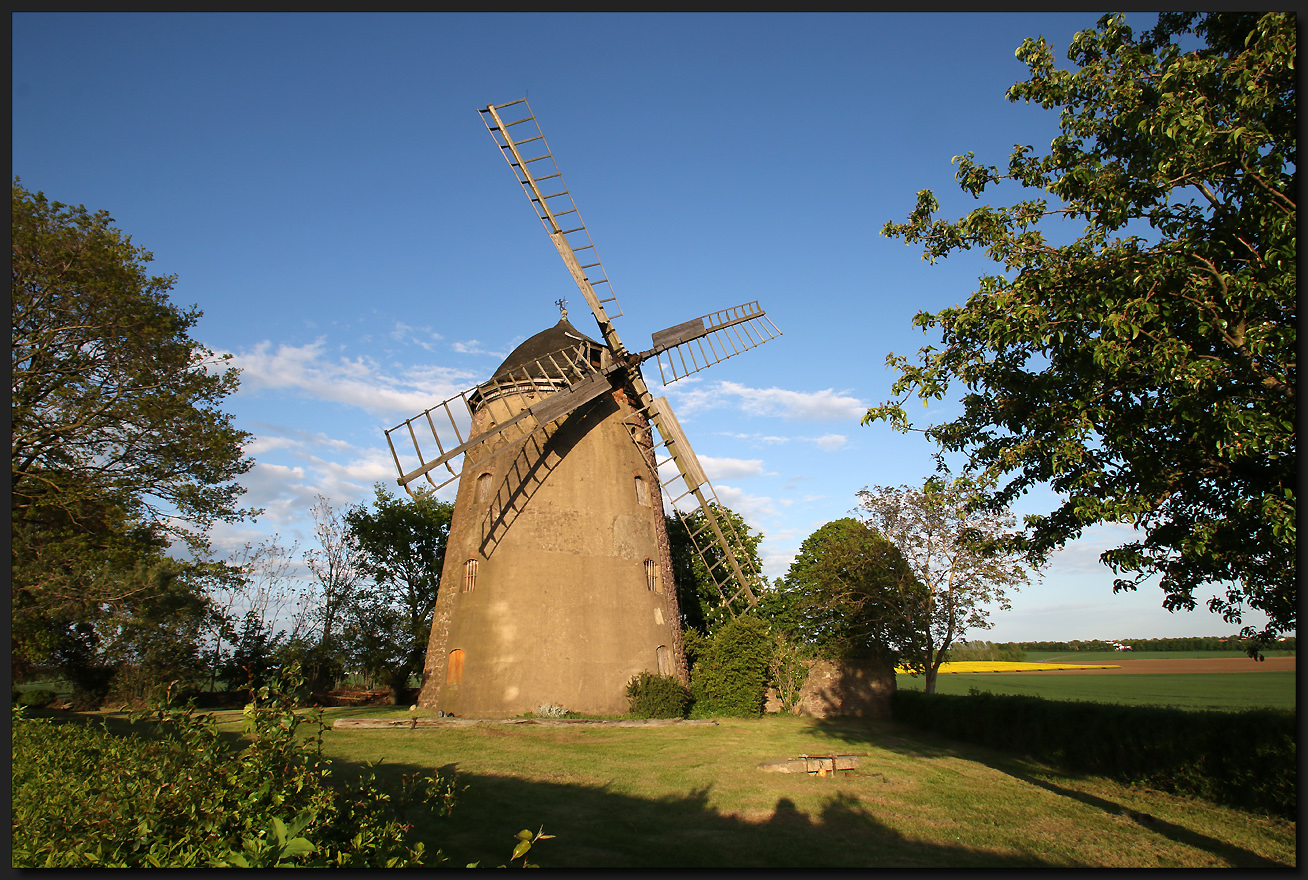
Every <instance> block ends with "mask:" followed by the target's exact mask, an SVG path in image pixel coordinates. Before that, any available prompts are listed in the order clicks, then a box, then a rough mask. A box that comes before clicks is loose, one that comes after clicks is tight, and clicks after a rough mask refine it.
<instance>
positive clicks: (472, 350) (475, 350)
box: [450, 339, 509, 359]
mask: <svg viewBox="0 0 1308 880" xmlns="http://www.w3.org/2000/svg"><path fill="white" fill-rule="evenodd" d="M450 348H452V349H454V350H455V351H456V352H458V353H459V354H485V355H491V356H493V357H497V358H501V359H503V358H506V357H508V356H509V353H508V352H507V351H487V350H486V349H484V348H482V347H481V342H480V340H477V339H469V340H468V341H467V342H451V343H450Z"/></svg>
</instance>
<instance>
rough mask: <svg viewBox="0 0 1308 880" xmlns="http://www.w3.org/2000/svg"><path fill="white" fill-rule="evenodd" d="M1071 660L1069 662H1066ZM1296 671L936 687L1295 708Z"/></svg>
mask: <svg viewBox="0 0 1308 880" xmlns="http://www.w3.org/2000/svg"><path fill="white" fill-rule="evenodd" d="M1064 662H1066V661H1064ZM1295 676H1296V673H1294V672H1188V673H1160V674H1157V675H1151V674H1130V675H1084V674H1078V673H1074V672H1066V673H1054V674H1037V673H1030V672H1027V673H1015V674H1008V673H1002V672H981V673H954V674H950V675H941V676H940V677H939V678H937V679H936V691H937V692H938V693H942V694H966V693H968V692H969V691H970V690H971V689H972V688H975V689H977V690H979V691H989V692H990V693H992V694H1016V695H1021V696H1030V697H1043V698H1044V699H1047V700H1087V701H1090V702H1094V703H1121V704H1123V705H1129V706H1174V707H1177V708H1181V709H1262V708H1275V709H1291V710H1292V709H1294V708H1295ZM895 679H896V686H897V687H900V688H903V689H905V690H919V691H920V690H922V687H923V684H924V682H925V679H924V678H923V677H922V676H920V675H919V676H911V675H905V674H900V675H897V676H896V677H895Z"/></svg>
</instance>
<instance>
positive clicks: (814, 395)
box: [669, 382, 867, 422]
mask: <svg viewBox="0 0 1308 880" xmlns="http://www.w3.org/2000/svg"><path fill="white" fill-rule="evenodd" d="M669 393H670V394H675V395H676V396H677V406H678V407H679V408H680V409H681V410H682V411H683V412H685V413H686V414H687V415H689V414H693V413H695V412H697V411H699V410H707V409H716V408H718V407H723V406H734V407H737V408H739V409H740V410H742V411H743V412H746V413H749V414H750V415H758V416H780V417H781V418H785V419H803V420H807V421H818V422H830V421H852V420H857V419H860V418H862V417H863V414H864V413H865V412H866V411H867V404H865V403H863V402H862V401H861V400H859V399H858V398H856V397H849V396H847V395H844V394H839V393H837V392H836V391H835V390H834V389H831V388H827V389H825V390H823V391H809V392H805V391H790V390H788V389H785V388H775V387H774V388H750V387H749V386H747V385H742V384H740V383H739V382H717V383H714V384H712V385H704V386H694V385H692V386H691V387H689V388H680V387H679V388H676V389H671V390H670V391H669Z"/></svg>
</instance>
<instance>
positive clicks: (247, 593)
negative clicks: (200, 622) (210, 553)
mask: <svg viewBox="0 0 1308 880" xmlns="http://www.w3.org/2000/svg"><path fill="white" fill-rule="evenodd" d="M297 549H298V542H294V541H292V542H291V545H290V547H289V548H287V547H283V546H282V544H281V537H280V536H279V535H277V534H273V535H272V536H271V537H268V538H265V539H264V540H262V541H260V542H258V543H257V544H256V543H246V544H244V545H243V546H241V547H239V548H238V549H237V550H235V551H233V552H232V553H231V554H230V555H229V557H228V558H227V559H226V560H225V561H224V562H222V563H217V564H215V565H214V566H213V567H212V576H211V577H210V578H209V579H208V590H207V592H208V596H209V601H210V602H211V603H212V605H213V611H214V613H213V615H212V616H211V623H210V625H209V627H208V628H207V629H206V631H205V633H204V641H205V651H206V654H207V657H208V664H209V671H210V682H211V687H212V683H213V681H214V679H216V678H217V677H218V675H219V674H220V673H221V674H222V676H223V678H225V679H226V680H227V682H228V683H229V684H232V685H236V686H245V685H247V684H250V683H251V676H253V678H254V679H255V680H256V681H257V682H258V683H259V684H260V685H262V684H267V683H269V681H271V680H275V677H276V676H275V673H276V669H275V665H274V663H273V661H272V657H273V655H275V653H276V651H277V649H278V648H279V647H280V642H281V641H282V639H283V638H284V634H283V633H282V632H279V626H278V625H279V624H281V625H283V626H284V625H285V624H286V623H288V622H289V621H288V620H284V619H283V616H282V615H283V613H284V612H285V611H286V610H287V608H288V606H290V605H291V604H292V603H294V602H296V601H301V602H302V601H303V590H304V588H303V586H302V585H301V584H300V582H299V581H298V580H296V579H295V578H294V563H293V562H292V560H293V559H294V558H295V556H296V551H297ZM247 667H252V668H247Z"/></svg>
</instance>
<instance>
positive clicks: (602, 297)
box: [386, 99, 780, 717]
mask: <svg viewBox="0 0 1308 880" xmlns="http://www.w3.org/2000/svg"><path fill="white" fill-rule="evenodd" d="M510 108H517V109H515V110H513V111H512V113H511V115H517V116H520V118H517V119H514V120H512V121H507V122H506V121H505V118H504V116H503V115H502V111H506V110H509V109H510ZM523 111H525V113H526V115H525V116H521V115H520V114H521V113H522V112H523ZM479 112H480V113H481V115H482V119H483V121H484V122H485V124H486V128H487V130H488V131H489V132H490V133H491V135H492V137H494V139H495V141H496V143H497V145H498V146H499V148H500V150H501V152H502V154H503V155H504V158H505V159H506V160H507V162H508V163H509V166H510V167H511V168H512V169H513V171H514V174H515V176H516V178H517V180H518V183H519V184H520V185H521V186H522V189H523V192H525V193H526V195H527V198H528V199H529V201H530V202H531V204H532V206H533V207H534V208H535V210H536V215H537V218H538V219H539V220H540V222H541V224H542V225H543V226H544V228H545V231H546V233H547V234H548V235H549V237H550V241H551V242H553V244H554V246H555V248H556V249H557V250H558V252H559V255H560V256H561V257H562V258H563V262H564V265H565V266H566V267H567V269H568V272H569V273H570V274H571V276H572V279H573V281H575V282H576V284H577V287H578V288H579V289H580V290H581V293H582V295H583V296H584V297H585V300H586V303H587V305H588V306H589V307H590V311H591V313H592V314H593V315H594V317H595V321H596V322H597V324H598V325H599V331H600V335H601V337H602V339H601V340H594V339H591V338H589V337H587V336H585V335H584V334H582V333H581V332H580V331H578V330H577V329H576V328H575V327H573V326H572V324H571V323H570V322H569V321H568V319H567V310H566V308H565V306H566V301H564V300H559V301H558V302H557V305H558V306H559V308H560V312H561V318H560V320H559V322H558V324H556V325H555V326H554V327H551V328H549V329H547V330H544V331H542V332H540V333H537V334H536V335H535V336H532V337H531V338H530V339H528V340H526V341H525V342H523V343H522V344H521V345H519V346H518V347H517V348H516V349H515V350H514V351H513V353H511V354H510V355H509V357H508V358H507V359H506V360H505V361H504V363H503V364H501V365H500V367H499V369H497V370H496V371H495V373H494V374H493V375H492V376H491V378H490V379H489V380H487V381H486V382H483V383H482V384H480V385H478V386H476V387H475V388H472V389H469V390H468V391H465V392H463V393H461V394H459V395H457V396H455V397H452V398H450V399H449V400H446V401H443V402H441V403H439V404H437V405H435V406H433V407H431V408H429V409H427V410H425V411H424V412H422V413H420V414H418V415H417V416H414V417H413V418H411V419H406V420H405V421H404V422H402V423H400V424H399V425H396V426H395V427H394V428H390V429H388V430H387V431H386V439H387V443H388V445H389V446H390V450H391V455H392V456H393V458H394V459H395V466H396V469H397V470H398V472H399V474H400V477H399V483H400V485H402V486H404V487H405V489H406V490H408V491H409V492H411V493H412V492H413V491H414V488H415V486H422V483H420V482H419V481H425V483H426V484H427V485H426V486H424V487H423V488H425V489H427V490H428V491H436V490H438V489H440V488H441V487H443V486H446V485H449V484H450V483H452V482H455V481H456V480H457V481H458V483H459V485H458V489H457V495H456V496H455V502H454V514H453V517H452V520H451V525H450V534H449V539H448V542H447V547H446V556H445V565H444V570H443V571H442V573H441V581H440V583H441V590H440V592H439V597H438V600H437V606H436V611H435V614H434V617H433V621H432V632H431V638H430V641H429V643H428V649H427V661H426V665H425V670H424V671H425V674H426V675H425V684H424V686H423V690H422V693H421V695H420V696H419V703H420V704H421V705H423V706H424V707H427V708H431V709H439V710H442V711H444V712H446V713H449V714H457V715H464V716H476V717H495V716H505V715H516V714H520V713H522V712H526V711H534V710H536V709H538V708H539V707H541V706H545V705H555V706H564V707H566V708H568V709H572V710H576V711H585V712H599V713H617V712H622V711H625V709H626V701H625V685H626V683H627V681H628V680H630V678H631V677H632V676H633V675H634V674H636V673H638V672H641V671H658V672H661V673H664V674H672V675H677V676H678V677H679V678H680V679H681V680H682V681H683V683H685V682H687V680H688V675H687V669H686V661H685V656H684V652H683V650H682V644H681V626H680V611H679V608H678V606H677V598H676V590H675V588H674V584H673V578H672V568H671V557H670V553H669V549H668V537H667V532H666V527H665V520H664V515H663V510H664V494H665V493H666V495H667V500H668V503H669V505H670V506H672V508H673V509H674V510H676V511H677V513H678V515H679V516H681V518H682V520H683V522H684V523H685V524H686V526H687V531H688V532H689V534H690V537H691V542H692V544H693V545H694V547H695V549H696V551H697V552H698V553H699V555H700V557H701V558H702V559H703V560H704V563H705V566H706V568H707V569H708V571H709V574H710V577H711V578H712V579H713V582H714V584H715V585H716V586H717V588H718V591H719V592H720V594H721V597H722V600H723V602H724V604H725V605H726V607H727V609H728V610H729V611H730V612H731V613H732V614H737V613H739V612H741V611H743V610H745V609H747V608H750V607H753V605H754V604H755V602H756V595H755V588H756V586H757V584H758V573H757V572H756V571H754V570H753V568H752V565H751V563H750V562H749V559H750V554H748V553H745V552H743V547H744V545H743V543H742V541H741V536H740V535H739V534H738V533H737V532H736V531H735V529H734V527H733V525H732V523H731V521H730V520H729V518H727V517H725V516H723V515H722V514H721V512H720V510H721V508H720V505H719V503H718V501H717V496H716V494H715V493H714V491H713V488H712V486H711V485H710V483H709V481H708V479H707V477H706V476H705V474H704V470H703V468H702V466H701V465H700V462H699V460H698V459H697V458H696V456H695V453H694V451H693V450H692V449H691V447H690V443H689V441H687V440H686V436H685V433H684V432H683V431H682V429H681V426H680V425H679V424H678V422H677V419H676V416H675V415H673V412H672V408H671V407H670V406H669V405H668V402H667V399H666V398H662V397H660V398H655V397H653V395H651V393H650V391H649V389H648V388H647V387H646V385H645V380H644V378H643V376H642V374H641V364H642V363H644V362H646V361H649V360H655V362H656V363H657V364H658V368H659V376H660V379H661V381H662V383H663V384H664V385H667V384H669V383H671V382H674V381H677V380H678V379H681V378H684V377H685V376H688V375H690V374H692V373H696V372H698V371H700V370H702V369H704V368H705V367H708V366H711V365H713V364H715V363H718V362H719V361H722V360H725V359H727V358H729V357H733V356H735V355H736V354H739V353H741V352H743V351H746V350H748V349H751V348H754V347H755V346H757V345H760V344H762V343H763V342H767V341H768V340H770V339H773V338H775V337H776V336H778V335H780V331H778V330H777V328H776V327H775V325H773V324H772V322H771V321H770V320H769V319H768V318H767V317H766V316H765V314H764V312H763V310H762V309H760V308H759V306H758V303H757V302H751V303H746V304H744V305H739V306H734V307H732V308H729V309H724V310H722V311H718V312H711V313H709V314H706V315H702V316H700V317H698V318H695V319H694V320H691V321H686V322H684V323H682V324H678V325H676V326H674V327H669V328H667V329H665V330H661V331H659V332H657V333H654V334H653V335H652V337H651V340H652V346H651V348H649V349H648V350H646V351H640V352H633V351H628V349H627V348H626V347H625V346H624V345H623V344H622V341H621V340H620V339H619V338H618V334H617V331H616V330H615V329H614V326H613V323H612V320H613V318H615V317H621V315H622V312H621V309H620V307H619V305H618V302H617V298H616V296H615V295H614V294H613V291H612V285H611V284H610V283H609V279H608V276H607V274H606V272H605V270H604V267H603V264H602V263H601V262H600V260H599V257H598V256H596V255H595V247H594V243H593V242H592V241H591V238H590V233H589V231H588V230H587V229H586V226H585V224H584V223H583V222H582V219H581V215H580V213H579V212H578V211H577V206H576V203H575V202H574V201H573V199H572V196H571V194H570V193H569V192H568V189H567V187H566V186H565V185H564V183H563V177H562V175H561V174H560V173H559V169H558V165H557V163H556V162H555V160H554V157H553V155H552V154H551V153H550V151H549V147H548V145H547V144H546V142H545V137H544V135H543V134H542V132H541V130H540V125H539V123H538V122H537V121H536V117H535V116H534V115H533V114H532V111H531V107H530V105H528V104H527V102H526V100H525V99H523V100H518V101H513V102H510V103H508V104H500V105H494V104H492V105H489V106H487V107H486V108H485V109H482V110H480V111H479ZM651 426H652V428H653V430H651ZM655 431H656V432H657V434H658V441H657V442H655V438H654V432H655ZM420 438H421V439H420ZM400 450H403V454H401V451H400ZM660 454H663V455H665V456H666V457H664V458H662V459H660V457H659V456H660ZM668 465H673V466H675V475H674V474H673V468H672V467H668ZM661 469H662V473H663V474H666V475H667V476H666V477H661V475H660V474H661ZM692 504H693V507H694V508H695V509H696V510H698V511H699V512H700V515H699V516H689V515H688V514H686V513H685V512H684V510H683V508H686V507H688V506H691V505H692Z"/></svg>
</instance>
